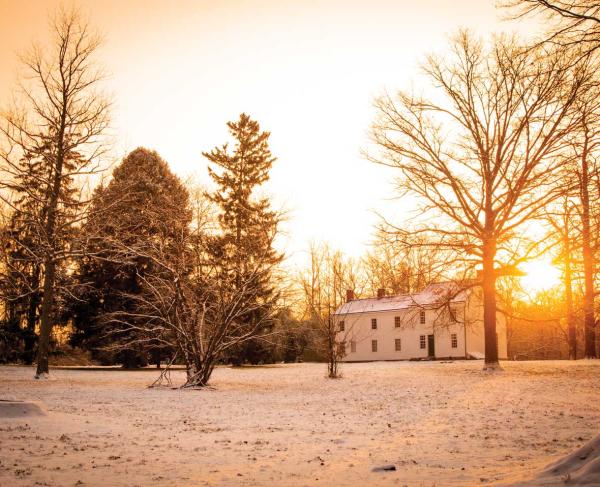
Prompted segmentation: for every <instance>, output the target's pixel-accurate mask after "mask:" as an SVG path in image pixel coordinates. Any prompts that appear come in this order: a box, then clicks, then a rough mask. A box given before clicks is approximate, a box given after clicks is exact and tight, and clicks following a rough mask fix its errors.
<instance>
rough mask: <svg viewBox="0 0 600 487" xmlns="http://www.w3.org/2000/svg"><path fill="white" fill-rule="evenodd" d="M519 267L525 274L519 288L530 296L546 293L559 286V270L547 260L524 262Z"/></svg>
mask: <svg viewBox="0 0 600 487" xmlns="http://www.w3.org/2000/svg"><path fill="white" fill-rule="evenodd" d="M519 267H520V268H521V270H523V272H525V275H524V276H523V277H521V286H523V289H524V290H525V291H527V292H528V293H530V294H537V293H539V292H542V291H547V290H549V289H552V288H553V287H556V286H558V285H559V284H560V270H559V269H557V268H556V267H555V266H554V265H553V264H552V262H551V261H550V260H549V259H544V260H534V261H531V262H526V263H524V264H522V265H520V266H519Z"/></svg>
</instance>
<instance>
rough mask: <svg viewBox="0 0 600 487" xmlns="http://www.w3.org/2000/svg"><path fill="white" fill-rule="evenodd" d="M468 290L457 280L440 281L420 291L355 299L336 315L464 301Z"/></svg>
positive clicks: (338, 310) (341, 307) (341, 308)
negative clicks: (462, 287)
mask: <svg viewBox="0 0 600 487" xmlns="http://www.w3.org/2000/svg"><path fill="white" fill-rule="evenodd" d="M467 292H468V291H467V290H464V289H461V288H460V286H459V284H457V283H455V282H439V283H434V284H430V285H429V286H427V287H426V288H425V289H424V290H423V291H421V292H420V293H415V294H398V295H396V296H386V297H383V298H379V299H377V298H367V299H353V300H352V301H348V302H347V303H344V304H343V305H342V306H340V307H339V308H338V309H337V311H336V312H335V314H336V315H347V314H353V313H373V312H377V311H394V310H401V309H407V308H411V307H413V306H418V307H425V308H427V307H432V306H435V305H439V304H442V303H444V302H447V301H448V300H449V301H450V302H451V303H463V302H465V301H466V299H467Z"/></svg>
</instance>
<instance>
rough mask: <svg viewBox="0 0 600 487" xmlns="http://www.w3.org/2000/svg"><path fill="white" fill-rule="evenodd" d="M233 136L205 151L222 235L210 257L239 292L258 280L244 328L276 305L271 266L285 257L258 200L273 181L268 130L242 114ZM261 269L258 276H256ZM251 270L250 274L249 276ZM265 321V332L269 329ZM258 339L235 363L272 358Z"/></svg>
mask: <svg viewBox="0 0 600 487" xmlns="http://www.w3.org/2000/svg"><path fill="white" fill-rule="evenodd" d="M227 127H228V128H229V133H230V134H231V137H232V138H233V140H234V141H235V145H234V147H233V150H230V147H229V144H228V143H225V144H224V145H222V146H220V147H215V148H214V149H213V150H212V151H211V152H204V153H203V155H204V157H206V158H207V159H208V160H209V161H210V162H211V163H212V164H213V166H212V167H211V166H209V168H208V173H209V175H210V177H211V178H212V179H213V181H214V182H215V183H216V185H217V188H218V189H217V190H216V191H215V192H213V193H211V194H209V195H208V196H209V198H210V200H211V201H213V202H214V203H216V205H218V207H219V210H220V214H219V225H220V229H221V232H220V234H219V235H218V236H216V237H215V238H214V239H213V241H212V242H211V244H210V246H209V254H210V258H211V259H212V260H213V262H214V263H215V264H217V265H218V267H219V268H220V271H221V278H222V279H224V280H227V281H229V282H230V283H231V286H233V288H234V289H239V288H240V287H241V283H247V282H248V281H249V280H250V279H252V280H254V282H255V284H256V286H255V287H254V289H255V292H253V294H252V296H247V297H245V299H248V300H252V301H254V306H249V307H248V308H249V309H252V310H253V311H251V312H248V313H247V314H246V315H245V316H244V317H243V321H245V323H241V324H240V326H242V327H243V326H244V325H246V326H247V327H251V326H252V323H256V322H258V321H259V320H262V318H263V317H264V316H265V315H266V314H270V312H271V311H272V310H267V309H265V306H264V305H263V303H272V302H273V301H274V300H273V299H272V298H273V297H274V296H275V295H276V294H277V293H278V290H277V289H276V287H275V286H274V285H273V273H272V269H273V266H274V265H276V264H278V263H279V262H281V260H282V259H283V255H281V254H280V253H278V252H277V251H276V250H275V249H274V248H273V239H274V238H275V235H276V234H277V227H278V224H279V221H280V216H279V214H278V213H277V212H276V211H273V210H272V209H271V204H270V201H269V199H268V198H265V197H260V196H258V195H257V194H256V190H257V189H258V187H260V186H261V185H262V184H263V183H265V182H266V181H268V179H269V171H270V169H271V167H272V165H273V162H274V161H275V157H273V155H272V154H271V151H270V149H269V143H268V141H269V136H270V133H269V132H264V131H261V130H260V126H259V124H258V122H256V121H254V120H252V119H251V118H250V117H249V116H248V115H246V114H245V113H242V114H241V115H240V118H239V120H238V121H237V122H228V123H227ZM257 269H258V272H257ZM250 272H252V274H253V275H252V276H250V275H249V273H250ZM269 323H270V322H269V321H268V320H267V321H265V326H264V328H263V332H265V333H267V332H268V331H270V326H269ZM265 344H266V341H265V340H263V339H261V337H257V338H256V339H254V340H249V341H246V342H244V343H242V344H240V346H239V347H237V349H235V350H234V351H233V353H232V354H231V357H230V358H231V360H232V361H233V362H234V363H236V364H240V363H243V362H244V361H246V360H248V361H250V362H252V363H257V362H259V361H266V360H268V355H269V349H268V348H269V347H268V346H266V345H265Z"/></svg>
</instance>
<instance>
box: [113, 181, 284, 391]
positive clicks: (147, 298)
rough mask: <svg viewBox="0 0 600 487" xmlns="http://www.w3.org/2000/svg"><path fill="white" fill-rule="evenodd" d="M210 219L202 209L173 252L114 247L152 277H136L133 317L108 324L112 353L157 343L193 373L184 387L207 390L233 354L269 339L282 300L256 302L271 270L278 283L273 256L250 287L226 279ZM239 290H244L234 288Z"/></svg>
mask: <svg viewBox="0 0 600 487" xmlns="http://www.w3.org/2000/svg"><path fill="white" fill-rule="evenodd" d="M195 194H196V197H197V198H199V197H200V196H199V193H198V192H196V193H195ZM171 211H182V209H177V208H172V209H171ZM211 212H212V209H211V207H210V205H204V204H203V203H202V202H199V201H195V202H194V204H193V215H194V221H193V222H192V225H191V230H190V231H188V230H187V229H186V230H185V231H184V230H182V231H181V232H180V233H179V235H177V236H174V237H173V238H172V239H171V240H170V241H169V242H168V245H165V243H164V242H163V243H161V241H159V240H149V241H145V242H139V244H136V245H129V244H128V243H127V239H123V238H119V239H118V241H111V244H112V245H113V251H114V252H116V253H119V254H120V259H119V260H120V261H121V262H138V263H139V262H140V261H142V262H143V261H146V262H148V263H149V265H148V266H147V267H146V269H147V270H146V272H144V273H138V276H137V277H138V279H139V282H140V286H141V288H142V289H141V292H139V293H135V294H131V293H130V294H127V295H126V297H127V298H128V299H130V300H131V301H132V302H133V303H134V304H135V306H134V307H133V309H132V310H117V311H115V312H112V313H109V314H108V315H106V317H105V320H106V322H107V323H108V324H110V325H112V330H111V331H109V335H110V336H111V337H112V338H113V339H114V343H113V345H111V348H113V349H127V348H128V347H135V346H136V345H138V344H145V343H149V342H152V343H156V344H158V345H159V346H163V347H165V348H169V349H174V350H175V351H176V354H177V356H178V357H179V358H181V359H182V360H183V362H184V363H185V365H186V370H187V380H186V382H185V384H184V385H183V387H204V386H206V385H207V384H208V382H209V380H210V377H211V375H212V372H213V370H214V367H215V365H217V363H218V362H219V361H220V360H222V359H224V358H225V356H226V354H227V352H228V351H229V350H231V349H232V348H234V347H236V346H239V345H240V344H242V343H244V342H246V341H248V340H251V339H255V338H256V337H257V335H259V334H260V336H261V338H263V339H267V337H266V336H265V334H264V332H263V328H264V326H265V323H266V322H268V321H270V320H272V319H273V318H274V314H275V313H277V311H278V307H277V304H278V303H277V302H276V299H277V298H276V297H275V296H273V297H272V298H271V300H268V299H257V297H258V296H260V295H261V292H262V276H263V272H264V270H265V267H266V266H269V265H270V266H271V269H270V270H271V271H273V275H276V273H275V272H274V271H275V270H276V269H275V263H269V257H268V256H267V255H265V259H264V260H261V259H260V258H259V257H260V256H257V260H256V261H255V262H253V263H252V266H254V267H252V266H249V267H248V272H247V273H245V274H244V277H243V279H242V278H240V277H239V276H233V275H232V276H230V277H229V279H227V278H226V277H225V276H224V274H223V272H222V269H220V268H218V267H217V266H216V265H215V264H214V262H213V261H212V260H211V259H210V256H209V254H208V250H207V246H208V240H209V239H208V236H209V234H208V233H207V232H206V230H207V228H210V226H211V223H210V221H209V216H210V214H211ZM273 237H274V236H272V237H271V238H273ZM150 264H151V265H150ZM148 269H149V270H148ZM234 282H235V283H237V284H239V285H238V286H234ZM249 313H254V314H256V315H257V316H259V318H258V319H256V320H254V321H253V322H252V323H251V324H248V323H247V322H246V320H244V317H245V316H247V315H248V314H249ZM174 361H175V360H174V359H172V360H171V362H170V363H173V362H174Z"/></svg>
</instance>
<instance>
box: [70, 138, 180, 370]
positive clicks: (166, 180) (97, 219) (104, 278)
mask: <svg viewBox="0 0 600 487" xmlns="http://www.w3.org/2000/svg"><path fill="white" fill-rule="evenodd" d="M96 192H97V197H96V198H95V202H94V205H93V208H92V211H91V213H90V216H89V219H88V221H87V222H86V225H85V226H84V229H83V234H84V238H85V239H86V240H87V242H88V243H87V250H86V252H84V257H83V259H82V260H81V261H80V263H79V272H78V280H79V297H80V300H79V301H78V302H76V304H75V306H74V307H73V309H72V315H73V324H74V329H75V333H74V334H73V337H72V343H73V344H74V345H77V346H83V347H85V348H89V349H91V351H92V352H93V355H94V356H95V357H96V358H97V359H100V360H102V361H104V362H105V363H112V362H113V361H117V362H120V363H122V364H123V365H124V366H125V367H135V366H139V365H144V364H145V363H146V360H147V355H148V352H149V351H151V352H154V354H155V355H154V358H155V360H156V359H160V355H159V352H160V350H159V349H157V348H156V346H155V345H156V344H155V343H153V342H152V341H149V342H148V346H147V347H143V348H141V347H140V348H138V349H136V350H132V349H126V350H124V351H121V352H119V354H118V355H117V356H115V357H113V356H111V354H107V353H106V352H103V351H102V348H103V347H106V346H108V345H110V344H111V342H113V341H114V340H119V339H123V338H125V337H123V336H121V335H119V333H118V331H119V330H118V329H115V326H114V324H112V325H111V324H108V323H107V322H106V319H105V318H106V317H107V316H110V315H111V313H114V312H117V311H118V312H123V311H130V312H132V313H133V312H135V306H134V299H132V295H135V294H136V293H139V292H141V287H140V276H143V275H144V274H147V273H148V272H151V271H152V269H151V266H152V262H151V259H150V258H148V257H150V256H151V252H153V251H154V249H156V248H161V249H164V253H165V254H166V255H169V253H174V252H176V251H177V250H176V249H174V248H171V247H172V245H173V241H175V240H176V238H177V237H178V236H181V235H185V234H187V232H188V231H189V224H190V221H191V211H190V209H189V203H188V192H187V190H186V188H185V187H184V186H183V184H182V183H181V181H180V180H179V178H178V177H177V176H176V175H174V174H173V173H172V172H171V171H170V169H169V166H168V164H167V163H166V162H165V161H164V160H163V159H161V158H160V156H159V155H158V154H157V153H156V152H154V151H150V150H148V149H144V148H138V149H136V150H134V151H133V152H131V153H130V154H129V155H128V156H127V157H126V158H125V159H123V162H122V163H121V164H120V165H119V166H118V167H117V168H116V169H115V170H114V172H113V178H112V180H111V181H110V183H109V184H108V185H107V186H106V187H105V188H102V187H101V188H98V189H97V191H96ZM179 238H180V237H179ZM123 249H135V250H136V252H137V254H138V257H137V258H136V260H135V261H131V260H130V259H127V258H126V257H124V252H123ZM143 255H147V256H148V257H146V258H144V257H139V256H143ZM117 328H118V327H117Z"/></svg>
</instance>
